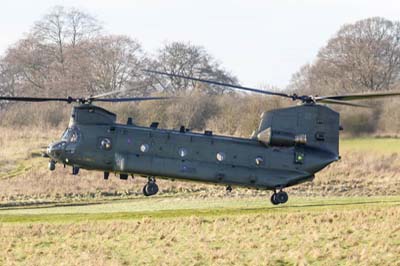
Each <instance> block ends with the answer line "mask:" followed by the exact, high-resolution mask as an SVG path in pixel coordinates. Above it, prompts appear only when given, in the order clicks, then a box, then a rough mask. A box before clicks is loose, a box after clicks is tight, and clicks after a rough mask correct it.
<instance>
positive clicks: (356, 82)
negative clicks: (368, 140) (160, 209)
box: [0, 6, 400, 135]
mask: <svg viewBox="0 0 400 266" xmlns="http://www.w3.org/2000/svg"><path fill="white" fill-rule="evenodd" d="M141 69H157V70H161V71H166V72H171V73H175V74H181V75H187V76H195V77H200V78H205V79H210V80H216V81H220V82H226V83H233V84H237V83H238V78H237V77H236V76H234V75H232V74H231V73H230V72H229V71H227V70H226V69H224V68H223V67H222V66H221V64H220V63H218V61H217V60H216V59H215V58H214V57H213V56H211V55H210V54H209V53H208V52H207V51H206V49H205V48H204V47H201V46H196V45H194V44H191V43H189V42H188V43H183V42H169V43H166V44H164V45H163V46H161V47H160V49H159V50H158V51H157V52H155V53H154V54H149V53H147V52H146V51H145V50H144V48H143V47H142V45H141V44H140V42H139V41H138V40H136V39H133V38H131V37H129V36H124V35H115V34H110V33H107V32H105V30H104V28H103V26H102V23H100V22H99V21H98V20H97V19H96V18H95V17H94V16H92V15H91V14H89V13H86V12H83V11H81V10H78V9H75V8H65V7H62V6H57V7H54V8H53V9H51V10H50V11H49V13H48V14H46V15H44V16H43V17H41V19H39V20H38V21H37V22H35V23H34V25H33V26H32V27H31V29H30V30H29V32H28V33H27V34H26V35H25V36H24V38H22V39H21V40H19V41H18V42H16V43H14V44H13V45H11V46H10V47H9V48H8V49H7V51H6V52H5V53H4V54H3V56H2V57H1V58H0V94H1V95H5V96H23V95H24V96H36V95H41V96H52V97H55V96H59V97H65V96H86V95H96V94H100V93H104V92H108V91H114V90H121V91H122V93H121V94H120V95H121V96H125V95H130V96H139V95H140V96H146V95H153V94H167V95H177V96H180V97H181V100H179V101H176V102H174V103H171V102H166V103H152V104H150V103H146V104H140V105H137V106H136V107H135V108H132V107H131V109H132V110H135V111H134V112H136V113H135V114H136V115H137V116H138V120H139V121H143V122H148V121H147V120H149V119H150V118H154V119H156V118H157V119H161V120H163V121H166V122H165V124H166V126H175V125H178V124H185V125H188V126H191V127H194V128H197V129H199V130H200V129H204V128H205V127H208V126H213V127H214V128H217V130H218V131H219V132H221V133H229V134H236V135H245V134H248V133H249V132H251V131H252V130H253V129H255V127H256V125H257V122H258V117H259V115H260V113H261V112H262V111H263V110H267V109H270V108H271V107H274V108H279V107H283V106H287V105H288V104H290V103H287V102H285V101H282V100H280V99H274V98H272V97H267V96H262V95H253V96H249V95H247V94H241V93H233V92H231V91H230V90H227V89H226V88H221V87H217V86H213V85H205V84H202V83H199V82H194V81H189V80H182V79H177V78H170V77H163V76H157V75H144V74H143V72H141ZM399 82H400V23H399V22H398V21H390V20H387V19H384V18H380V17H373V18H367V19H364V20H360V21H357V22H355V23H353V24H346V25H344V26H342V27H341V28H340V29H339V31H338V32H337V33H336V34H335V35H334V36H333V37H332V38H331V39H330V40H328V42H327V44H326V45H325V46H324V47H322V48H321V49H320V51H319V53H318V55H317V57H316V58H315V59H314V60H313V62H311V63H308V64H305V65H304V66H303V67H301V69H299V71H298V72H296V73H294V74H293V77H292V79H291V82H290V85H289V86H288V87H287V88H281V89H284V90H287V91H291V92H296V93H297V94H313V95H327V94H339V93H354V92H357V93H358V92H359V93H361V92H367V91H368V92H370V91H385V90H397V89H398V88H399V84H400V83H399ZM376 103H377V104H376V106H377V107H376V109H374V110H373V111H371V110H369V111H368V110H359V109H350V108H346V107H334V108H335V109H338V110H339V111H342V120H343V123H344V126H345V128H347V129H348V130H349V132H350V133H353V134H362V133H374V132H377V131H378V130H380V131H382V132H387V133H397V132H399V130H400V111H398V110H397V109H398V108H396V106H397V104H396V102H395V100H394V99H389V100H386V101H385V102H384V103H385V104H382V103H381V102H380V103H379V104H378V102H376ZM250 105H251V107H250ZM1 106H3V107H4V106H5V103H2V105H1ZM138 107H141V108H142V109H143V110H146V112H141V111H140V110H139V109H137V108H138ZM120 109H121V108H120ZM122 109H123V108H122ZM247 111H249V112H252V113H251V114H249V115H248V114H247V113H246V112H247ZM3 112H4V111H3ZM132 112H133V111H132ZM250 115H251V117H250ZM141 116H146V117H147V118H144V117H141ZM167 121H169V122H167ZM250 127H251V128H250Z"/></svg>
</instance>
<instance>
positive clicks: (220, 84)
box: [142, 69, 293, 99]
mask: <svg viewBox="0 0 400 266" xmlns="http://www.w3.org/2000/svg"><path fill="white" fill-rule="evenodd" d="M142 71H144V72H147V73H153V74H159V75H164V76H169V77H175V78H182V79H188V80H194V81H199V82H203V83H208V84H213V85H219V86H224V87H229V88H232V89H239V90H244V91H251V92H256V93H262V94H267V95H275V96H281V97H285V98H291V99H292V98H293V97H292V96H290V95H288V94H286V93H280V92H273V91H267V90H260V89H254V88H248V87H243V86H239V85H233V84H229V83H223V82H218V81H213V80H207V79H201V78H194V77H188V76H184V75H179V74H172V73H168V72H161V71H156V70H148V69H143V70H142Z"/></svg>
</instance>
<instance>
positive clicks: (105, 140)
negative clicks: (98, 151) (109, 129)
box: [100, 138, 112, 151]
mask: <svg viewBox="0 0 400 266" xmlns="http://www.w3.org/2000/svg"><path fill="white" fill-rule="evenodd" d="M100 147H101V148H102V149H103V150H106V151H109V150H111V147H112V145H111V140H110V139H109V138H103V139H102V140H101V142H100Z"/></svg>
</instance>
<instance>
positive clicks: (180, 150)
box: [178, 148, 188, 157]
mask: <svg viewBox="0 0 400 266" xmlns="http://www.w3.org/2000/svg"><path fill="white" fill-rule="evenodd" d="M178 153H179V156H181V157H185V156H186V155H187V154H188V152H187V150H186V149H185V148H180V149H179V150H178Z"/></svg>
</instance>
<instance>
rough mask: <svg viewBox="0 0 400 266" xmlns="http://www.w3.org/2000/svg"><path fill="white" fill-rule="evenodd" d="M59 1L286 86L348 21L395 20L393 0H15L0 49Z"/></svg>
mask: <svg viewBox="0 0 400 266" xmlns="http://www.w3.org/2000/svg"><path fill="white" fill-rule="evenodd" d="M55 5H63V6H66V7H76V8H79V9H82V10H84V11H86V12H89V13H91V14H92V15H94V16H96V17H97V18H98V19H99V20H100V21H102V22H103V24H104V26H105V28H106V30H107V31H108V32H109V33H113V34H126V35H129V36H131V37H133V38H136V39H137V40H139V41H140V42H141V44H142V45H143V47H144V49H145V50H146V51H147V52H149V53H153V52H155V51H156V50H157V49H158V48H159V47H160V46H161V45H162V44H163V43H165V42H166V41H184V42H191V43H192V44H196V45H201V46H204V47H205V48H206V50H207V51H208V52H209V53H211V54H212V55H213V56H214V57H215V58H217V59H218V60H219V61H220V62H221V63H222V64H223V66H224V68H225V69H227V70H229V71H230V72H232V73H233V74H234V75H236V76H237V77H238V78H239V80H240V82H241V83H242V85H247V86H253V87H256V86H260V85H266V84H269V85H274V86H278V87H281V88H283V87H285V86H286V85H287V84H288V83H289V81H290V78H291V76H292V74H293V73H295V72H296V71H297V70H298V69H299V68H300V67H301V66H302V65H304V64H305V63H308V62H312V61H313V59H314V58H315V56H316V54H317V52H318V50H319V48H321V47H322V46H324V45H325V44H326V42H327V40H328V39H329V38H330V37H332V36H333V35H334V34H335V32H336V31H337V30H338V29H339V28H340V26H341V25H343V24H345V23H353V22H355V21H357V20H360V19H364V18H367V17H372V16H381V17H385V18H387V19H391V20H398V19H399V14H400V1H398V0H397V1H395V0H379V1H376V0H375V1H369V0H368V1H367V0H320V1H317V0H308V1H307V0H304V1H301V0H298V1H294V0H292V1H291V0H286V1H285V0H274V1H268V0H253V1H252V0H247V1H245V0H240V1H239V0H202V1H194V0H112V1H110V0H85V1H84V0H81V1H78V0H65V1H61V0H53V1H51V0H35V1H29V0H12V1H9V0H8V1H7V0H6V1H3V2H2V3H1V8H0V54H3V53H4V52H5V50H6V49H7V47H8V46H9V45H11V44H13V43H14V42H15V41H16V40H18V39H20V38H22V37H23V36H24V34H25V33H26V32H28V31H29V30H30V28H31V27H32V25H33V23H34V22H35V21H36V20H39V19H40V18H41V16H42V15H43V14H45V13H46V12H48V11H49V9H50V8H51V7H53V6H55Z"/></svg>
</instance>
